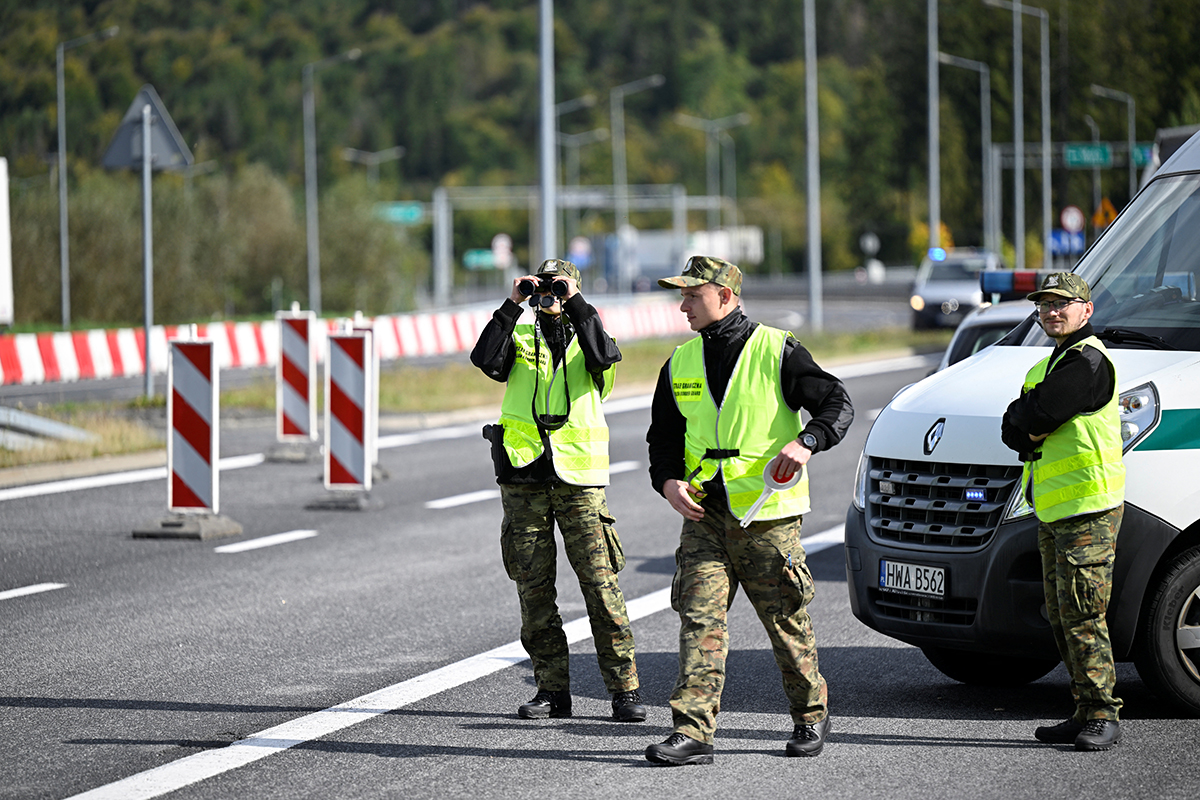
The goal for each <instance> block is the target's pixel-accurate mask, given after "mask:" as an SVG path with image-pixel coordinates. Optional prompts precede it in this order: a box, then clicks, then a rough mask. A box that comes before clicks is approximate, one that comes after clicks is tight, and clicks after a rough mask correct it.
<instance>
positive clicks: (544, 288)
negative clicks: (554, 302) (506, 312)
mask: <svg viewBox="0 0 1200 800" xmlns="http://www.w3.org/2000/svg"><path fill="white" fill-rule="evenodd" d="M517 291H518V292H520V293H521V296H522V297H531V296H533V295H534V294H538V293H546V292H549V293H550V294H552V295H554V296H555V297H566V296H567V284H566V283H564V282H563V281H559V280H553V279H551V278H541V279H540V280H537V281H534V280H533V279H531V278H525V279H524V280H523V281H521V282H520V283H518V284H517Z"/></svg>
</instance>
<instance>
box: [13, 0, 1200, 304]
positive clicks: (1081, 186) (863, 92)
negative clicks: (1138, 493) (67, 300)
mask: <svg viewBox="0 0 1200 800" xmlns="http://www.w3.org/2000/svg"><path fill="white" fill-rule="evenodd" d="M537 5H538V4H537V2H534V0H525V1H524V2H518V1H517V0H508V1H507V2H506V1H505V0H497V1H496V2H490V3H483V2H470V1H469V0H392V2H383V1H382V0H342V1H341V2H339V3H323V2H319V1H318V0H286V1H285V0H210V1H209V2H189V3H177V2H171V0H93V1H90V2H76V3H64V2H47V1H46V0H19V1H18V0H0V156H4V157H6V158H7V159H8V161H9V171H10V177H11V179H12V188H11V205H12V214H13V248H14V253H13V256H14V283H15V293H16V298H17V321H18V322H19V323H27V324H34V323H53V322H55V321H56V320H58V318H59V262H58V259H59V252H58V200H57V189H56V183H55V181H56V177H55V173H54V169H55V152H56V150H57V144H56V141H57V140H56V130H57V128H56V125H57V119H56V84H55V49H56V46H57V45H58V44H59V43H60V42H65V41H69V40H72V39H74V38H76V37H81V36H85V35H87V34H89V33H91V32H93V31H98V30H101V29H103V28H106V27H108V26H111V25H118V26H120V33H119V34H118V35H117V36H116V37H114V38H111V39H107V40H103V41H96V42H91V43H88V44H84V45H81V46H78V47H74V48H72V49H70V50H68V51H67V52H66V59H65V67H66V68H65V85H66V108H67V153H68V158H69V170H68V173H69V179H70V201H69V202H70V205H69V209H70V236H71V240H70V241H71V247H70V252H71V283H72V286H71V289H72V298H73V301H72V302H73V307H74V321H76V322H77V324H80V325H82V324H87V323H88V322H93V323H117V322H124V323H127V322H131V321H135V320H137V319H139V318H140V310H139V309H140V304H141V291H140V284H141V277H140V263H141V219H140V210H139V208H140V195H139V191H140V188H139V182H138V176H136V175H135V174H133V173H130V172H109V171H106V170H104V169H103V168H102V167H100V161H101V158H102V156H103V154H104V151H105V149H106V148H107V146H108V143H109V142H110V140H111V139H112V136H113V133H114V131H115V130H116V128H117V126H118V124H119V122H120V120H121V118H122V116H123V115H124V114H125V112H126V110H127V109H128V108H129V105H130V103H131V102H132V100H133V98H134V96H135V95H136V93H137V91H138V89H139V88H140V87H141V86H142V85H143V84H147V83H149V84H151V85H153V86H154V88H155V89H156V90H157V92H158V94H159V96H160V97H161V98H162V100H163V102H164V105H165V106H166V108H167V109H168V111H169V112H170V114H171V116H172V117H173V118H174V121H175V123H176V125H177V127H178V129H179V130H180V132H181V134H182V135H183V136H184V137H185V139H186V141H187V143H188V145H189V146H190V147H191V149H192V151H193V153H194V154H195V158H196V162H197V164H199V165H200V168H197V169H196V170H194V172H193V174H191V175H188V176H184V175H159V176H156V178H155V183H154V215H155V271H156V276H155V286H156V296H155V318H156V321H159V322H183V321H187V320H191V319H201V318H206V317H209V316H212V315H235V314H236V315H246V314H254V313H265V312H269V311H271V309H272V308H273V307H275V306H277V305H278V304H279V303H281V302H282V303H287V302H289V301H290V300H292V299H297V300H302V301H303V300H304V299H305V297H306V277H305V274H306V273H305V244H304V158H303V134H302V116H301V96H302V81H301V76H302V70H303V68H304V65H306V64H309V63H312V62H316V61H320V60H321V59H323V58H327V57H330V56H334V55H337V54H339V53H344V52H347V51H349V50H350V49H352V48H359V49H361V51H362V55H361V57H360V58H358V59H357V60H355V61H352V62H346V63H339V64H335V65H330V66H328V67H326V68H323V69H321V70H320V71H319V72H318V73H317V77H316V85H317V89H316V107H317V114H316V119H317V131H318V136H317V139H318V148H317V151H318V163H319V170H318V171H319V175H320V186H321V201H320V212H321V262H322V271H323V281H322V288H323V295H324V304H325V310H326V311H327V312H332V311H342V312H346V311H350V310H353V309H362V310H364V311H367V312H373V313H379V312H388V311H396V310H402V309H406V308H411V307H413V305H414V303H418V302H419V301H420V299H421V297H422V296H423V295H424V294H425V293H426V287H427V285H428V281H429V254H428V248H429V233H428V229H427V227H426V228H422V227H414V228H400V227H397V226H394V225H392V224H390V223H386V222H383V221H381V220H379V219H377V218H376V217H375V216H374V215H373V214H372V207H373V205H374V203H375V202H376V201H378V200H402V199H411V200H421V201H428V200H429V199H430V196H431V193H432V191H433V189H434V188H435V187H437V186H443V185H445V186H477V185H533V184H536V183H537V182H538V174H537V163H538V161H537V159H538V153H537V144H536V143H537V133H538V106H537V100H538V85H537V81H538V63H537V42H538V15H537ZM1026 5H1029V6H1039V7H1042V8H1045V10H1046V11H1047V12H1048V13H1049V19H1050V53H1051V65H1050V66H1051V89H1052V114H1051V116H1052V120H1051V131H1052V139H1053V140H1054V141H1056V142H1058V141H1089V140H1090V139H1091V138H1092V133H1091V130H1090V128H1089V126H1088V124H1087V122H1086V119H1085V116H1087V115H1090V116H1091V117H1092V118H1093V119H1094V120H1095V122H1096V124H1097V125H1098V127H1099V130H1100V133H1101V138H1102V139H1103V140H1106V141H1116V142H1119V141H1124V139H1125V131H1126V107H1125V105H1124V104H1123V103H1118V102H1113V101H1112V100H1109V99H1105V98H1098V97H1095V96H1093V95H1092V94H1091V92H1090V91H1089V90H1088V87H1089V86H1090V85H1091V84H1093V83H1096V84H1100V85H1102V86H1106V87H1110V88H1113V89H1117V90H1120V91H1124V92H1128V93H1130V94H1131V95H1132V96H1133V97H1134V98H1135V100H1136V112H1137V138H1138V139H1139V140H1141V141H1146V140H1151V139H1153V137H1154V133H1155V130H1156V129H1157V128H1160V127H1167V126H1172V125H1178V124H1186V123H1193V122H1200V57H1198V56H1200V43H1197V42H1196V40H1195V37H1194V35H1193V34H1194V32H1195V31H1197V30H1200V0H1170V2H1164V1H1163V0H1041V2H1030V3H1026ZM926 8H927V6H926V3H925V2H920V1H919V0H817V2H816V17H817V43H818V52H819V66H818V69H819V74H818V81H819V87H820V99H819V120H820V131H821V133H820V168H821V212H822V231H823V264H824V266H825V268H827V269H831V270H839V269H848V268H852V267H854V266H855V265H856V264H859V263H861V261H862V258H863V256H862V254H861V253H860V252H859V251H858V245H857V242H858V239H859V237H860V235H861V234H862V233H864V232H866V231H873V232H875V233H876V234H878V236H879V238H880V240H881V242H882V249H881V252H880V254H879V256H880V258H882V259H883V260H884V261H885V262H887V263H912V260H913V258H914V256H915V253H916V252H919V249H920V248H921V247H923V246H924V243H925V242H927V241H928V233H927V230H926V228H925V220H926V218H927V213H928V208H927V202H928V201H927V191H928V190H927V169H928V167H927V155H928V153H927V130H926V126H927V111H928V107H927V83H926V48H927V36H926V25H927V16H926ZM802 12H803V3H802V2H801V0H758V2H754V3H746V2H744V1H743V0H588V2H563V0H559V2H558V3H556V8H555V50H556V53H555V62H556V100H557V101H558V102H562V101H565V100H569V99H572V98H578V97H582V96H584V95H588V94H592V95H595V96H596V98H597V102H596V104H595V105H594V106H592V107H590V108H582V109H580V110H577V111H573V112H571V113H569V114H563V115H562V116H561V118H560V127H561V130H562V131H563V132H564V133H580V132H585V131H590V130H595V129H598V128H608V127H609V125H610V122H609V119H608V117H609V103H608V98H609V91H610V89H612V88H613V87H615V86H618V85H621V84H624V83H628V82H630V81H634V80H638V79H640V78H643V77H645V76H648V75H652V74H661V75H663V76H665V78H666V80H665V83H664V84H663V85H662V86H661V87H658V88H655V89H652V90H647V91H642V92H639V93H636V94H631V95H629V96H627V97H626V98H625V106H624V107H625V125H626V142H627V149H628V174H629V182H630V183H631V184H638V183H664V184H671V183H680V184H683V185H685V186H686V187H687V191H688V193H689V194H697V195H700V194H705V190H706V183H705V176H706V173H705V137H704V135H703V133H702V132H701V131H698V130H695V129H693V128H689V127H687V126H685V125H681V124H679V122H678V121H677V117H676V115H677V114H679V113H684V114H688V115H691V116H694V117H700V118H705V119H716V118H722V117H727V116H730V115H734V114H740V113H743V112H744V113H747V114H749V117H750V122H749V124H746V125H744V126H740V127H736V128H731V129H730V130H729V131H728V133H729V135H730V136H732V139H733V144H734V151H735V152H736V161H737V172H736V174H737V184H738V198H739V210H740V212H741V216H742V218H743V221H744V222H746V223H748V224H754V225H760V226H762V227H763V228H764V230H767V231H768V232H769V233H770V234H771V235H770V236H769V237H768V250H769V252H768V254H767V255H768V257H767V263H765V264H764V265H762V267H761V268H762V269H764V270H765V269H768V268H770V267H772V266H773V268H776V269H782V270H784V271H794V270H801V269H803V265H804V264H805V257H804V253H805V247H806V235H805V208H804V206H805V201H804V197H805V119H804V80H805V70H804V52H803V41H804V27H803V13H802ZM938 13H939V45H940V49H941V50H942V51H944V52H947V53H951V54H953V55H956V56H959V57H962V58H968V59H973V60H976V61H980V62H983V63H985V64H988V65H989V66H990V68H991V86H992V97H991V103H992V106H991V110H992V123H993V138H994V139H995V141H997V142H1005V141H1011V139H1012V107H1013V106H1012V85H1013V80H1012V62H1013V53H1012V14H1011V12H1009V11H1006V10H1002V9H999V8H994V7H990V6H988V5H985V3H984V2H983V0H941V2H940V6H939V11H938ZM1026 20H1027V21H1026V22H1025V24H1024V27H1023V43H1024V58H1023V59H1022V62H1023V81H1024V94H1025V101H1024V108H1025V114H1024V121H1025V126H1026V131H1025V139H1026V141H1039V140H1040V126H1041V120H1040V94H1039V86H1040V82H1039V81H1040V79H1039V59H1038V54H1039V48H1040V33H1039V27H1038V22H1037V20H1036V19H1035V18H1033V17H1029V16H1026ZM939 74H940V82H941V92H940V115H941V126H940V127H941V131H940V135H941V161H940V163H941V192H942V194H941V198H942V199H941V208H942V217H943V220H944V223H945V225H946V228H947V231H948V234H949V236H950V238H951V239H952V240H953V241H954V242H955V243H957V244H979V243H980V241H981V238H982V233H981V200H980V195H981V191H980V187H981V156H980V102H981V99H980V93H979V76H978V74H977V73H975V72H972V71H969V70H963V69H959V68H955V67H948V66H943V67H942V68H941V70H940V73H939ZM394 146H402V147H404V148H405V152H404V155H403V157H402V158H400V159H398V160H393V161H389V162H386V163H382V164H380V165H379V167H378V178H379V179H378V181H377V182H373V181H368V180H367V177H366V172H365V169H364V167H363V166H362V165H361V164H357V163H353V162H351V161H347V160H346V159H345V158H344V157H343V151H344V149H345V148H355V149H358V150H361V151H366V152H376V151H381V150H385V149H387V148H391V147H394ZM579 153H580V159H581V181H582V182H583V183H585V184H605V185H607V184H609V183H611V176H612V166H611V149H610V145H609V144H608V143H598V144H591V145H586V146H583V147H581V148H580V151H579ZM1053 183H1054V186H1053V196H1054V207H1055V210H1056V216H1057V210H1058V209H1060V208H1061V207H1062V206H1063V205H1065V204H1067V203H1074V204H1076V205H1079V206H1080V207H1082V208H1084V209H1085V210H1089V209H1090V207H1091V172H1090V171H1084V170H1077V171H1067V170H1065V169H1064V170H1058V171H1056V173H1055V175H1054V180H1053ZM1025 186H1026V191H1027V193H1028V197H1027V199H1026V204H1025V208H1026V212H1027V214H1028V215H1029V220H1028V222H1027V228H1028V230H1029V231H1030V233H1031V240H1032V241H1031V242H1030V245H1029V247H1030V248H1031V249H1030V253H1031V255H1030V258H1031V259H1033V258H1035V256H1034V255H1033V254H1034V253H1039V252H1040V243H1039V242H1037V241H1036V239H1037V238H1038V237H1039V236H1040V213H1041V206H1040V196H1041V187H1040V174H1039V173H1038V172H1037V171H1034V170H1030V171H1029V172H1028V173H1027V177H1026V181H1025ZM1005 187H1006V192H1005V195H1004V198H1005V199H1004V206H1005V208H1006V209H1010V208H1011V206H1012V203H1011V200H1012V198H1011V188H1010V187H1011V173H1006V175H1005ZM1104 193H1105V195H1106V196H1108V197H1110V198H1111V199H1112V201H1113V202H1114V203H1115V204H1116V206H1117V207H1118V208H1120V207H1121V205H1123V204H1124V203H1125V202H1126V201H1127V199H1128V198H1127V195H1128V184H1127V178H1126V177H1125V173H1124V172H1122V171H1120V170H1115V171H1112V172H1109V173H1106V175H1105V179H1104ZM527 213H528V212H527V211H524V210H520V211H493V212H488V213H486V214H484V213H476V214H462V215H458V216H456V226H455V233H454V235H455V252H456V253H458V254H461V253H462V252H463V251H464V250H465V249H467V248H471V247H486V246H487V244H488V242H490V240H491V237H492V235H493V234H494V233H496V232H498V231H506V232H509V233H511V234H512V235H513V237H514V239H515V240H516V242H515V246H516V253H517V257H518V259H519V260H520V261H521V262H522V263H525V258H526V257H527V255H528V242H527V241H526V238H527V234H526V233H525V232H526V231H527V230H528V221H527ZM633 222H634V224H635V225H636V226H638V227H640V228H647V229H648V228H658V227H669V224H670V223H669V218H668V217H667V216H666V215H656V214H652V213H646V214H635V215H634V217H633ZM581 224H582V229H583V231H584V232H585V233H587V234H591V235H598V234H603V233H605V232H607V231H611V230H612V226H613V220H612V215H611V214H604V213H600V212H589V213H586V214H585V215H584V218H583V219H582V221H581ZM689 224H690V226H691V227H692V228H693V229H695V228H702V227H704V224H705V219H704V216H703V214H693V216H692V218H691V219H690V220H689ZM1003 228H1004V232H1005V234H1006V235H1007V236H1011V231H1012V230H1013V225H1012V220H1011V215H1010V212H1008V211H1006V214H1005V218H1004V226H1003ZM1010 246H1011V245H1010Z"/></svg>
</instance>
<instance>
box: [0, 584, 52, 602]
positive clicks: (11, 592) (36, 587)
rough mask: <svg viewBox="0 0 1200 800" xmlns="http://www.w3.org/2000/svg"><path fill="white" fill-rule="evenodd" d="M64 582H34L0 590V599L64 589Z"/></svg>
mask: <svg viewBox="0 0 1200 800" xmlns="http://www.w3.org/2000/svg"><path fill="white" fill-rule="evenodd" d="M65 588H67V585H66V584H65V583H35V584H33V585H32V586H22V587H21V588H19V589H6V590H4V591H3V592H0V600H11V599H12V598H14V597H24V596H26V595H30V594H38V593H40V592H52V591H54V590H55V589H65Z"/></svg>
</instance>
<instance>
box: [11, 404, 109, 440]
mask: <svg viewBox="0 0 1200 800" xmlns="http://www.w3.org/2000/svg"><path fill="white" fill-rule="evenodd" d="M46 439H56V440H58V441H66V442H90V441H95V439H96V436H95V434H92V433H88V432H87V431H85V430H83V429H82V428H76V427H75V426H73V425H67V424H66V423H63V422H56V421H55V420H52V419H46V418H45V417H39V416H37V415H36V414H30V413H29V412H27V411H19V410H17V409H15V408H8V407H6V406H0V448H4V449H6V450H28V449H30V448H33V447H39V446H40V445H42V444H44V443H45V440H46Z"/></svg>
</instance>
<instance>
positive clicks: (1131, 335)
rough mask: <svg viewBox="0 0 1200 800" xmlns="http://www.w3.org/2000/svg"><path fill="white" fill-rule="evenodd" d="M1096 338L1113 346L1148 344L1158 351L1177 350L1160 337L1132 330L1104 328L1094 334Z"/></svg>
mask: <svg viewBox="0 0 1200 800" xmlns="http://www.w3.org/2000/svg"><path fill="white" fill-rule="evenodd" d="M1096 338H1097V339H1100V340H1101V341H1104V342H1113V343H1114V344H1126V343H1135V344H1148V345H1150V346H1152V347H1154V348H1155V349H1158V350H1178V349H1179V348H1178V347H1175V346H1174V345H1172V344H1170V343H1169V342H1168V341H1167V340H1166V339H1163V338H1162V337H1159V336H1154V335H1153V334H1149V333H1142V332H1141V331H1135V330H1133V329H1132V328H1105V329H1104V330H1102V331H1099V332H1097V333H1096Z"/></svg>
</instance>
